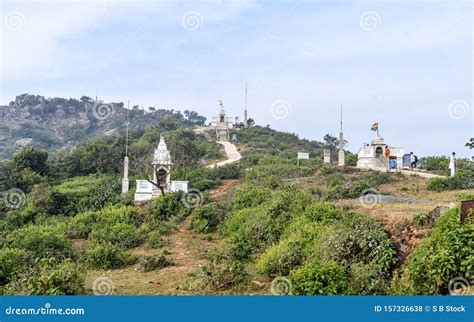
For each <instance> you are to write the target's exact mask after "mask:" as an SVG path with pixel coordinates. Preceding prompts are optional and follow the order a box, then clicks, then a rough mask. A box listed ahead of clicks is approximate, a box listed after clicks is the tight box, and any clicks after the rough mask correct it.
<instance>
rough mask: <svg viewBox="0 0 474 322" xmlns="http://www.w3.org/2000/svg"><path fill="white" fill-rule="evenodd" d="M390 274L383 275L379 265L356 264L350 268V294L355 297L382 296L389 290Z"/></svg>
mask: <svg viewBox="0 0 474 322" xmlns="http://www.w3.org/2000/svg"><path fill="white" fill-rule="evenodd" d="M387 277H388V274H381V273H380V268H379V267H378V265H374V264H364V263H354V264H352V265H351V266H350V268H349V285H348V286H349V289H348V293H349V294H353V295H382V294H386V292H387V288H388V281H387Z"/></svg>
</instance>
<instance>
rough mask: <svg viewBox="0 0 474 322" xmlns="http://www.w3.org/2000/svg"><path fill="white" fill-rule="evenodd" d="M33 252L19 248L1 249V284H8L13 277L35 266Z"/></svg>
mask: <svg viewBox="0 0 474 322" xmlns="http://www.w3.org/2000/svg"><path fill="white" fill-rule="evenodd" d="M33 262H34V260H33V257H32V254H31V252H29V251H26V250H23V249H18V248H3V249H0V286H3V285H6V284H8V283H9V282H10V280H11V278H12V277H14V276H15V275H18V274H20V273H22V272H24V271H25V270H27V269H28V268H29V267H32V266H33Z"/></svg>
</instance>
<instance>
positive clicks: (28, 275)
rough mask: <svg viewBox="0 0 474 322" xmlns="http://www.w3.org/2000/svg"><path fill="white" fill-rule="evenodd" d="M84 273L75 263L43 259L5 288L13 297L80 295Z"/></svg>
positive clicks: (83, 289)
mask: <svg viewBox="0 0 474 322" xmlns="http://www.w3.org/2000/svg"><path fill="white" fill-rule="evenodd" d="M85 276H86V272H85V270H84V269H83V268H82V267H81V266H80V265H78V264H77V263H75V262H71V261H70V260H66V261H64V262H62V263H59V262H58V261H57V260H55V259H54V258H48V259H46V258H43V259H41V260H40V261H39V262H38V263H37V264H36V265H34V266H32V267H30V268H29V269H28V270H26V271H24V272H22V273H21V274H20V275H18V276H17V277H16V278H15V279H14V280H12V281H11V282H10V284H8V285H7V286H6V287H5V294H12V295H13V294H14V295H82V294H85V293H86V290H85V287H84V282H85Z"/></svg>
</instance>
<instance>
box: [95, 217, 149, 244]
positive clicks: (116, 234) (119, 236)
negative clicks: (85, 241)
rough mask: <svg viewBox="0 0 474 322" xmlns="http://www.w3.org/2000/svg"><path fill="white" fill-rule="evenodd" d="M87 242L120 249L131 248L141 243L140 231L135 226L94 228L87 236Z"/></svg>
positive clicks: (116, 225) (118, 224)
mask: <svg viewBox="0 0 474 322" xmlns="http://www.w3.org/2000/svg"><path fill="white" fill-rule="evenodd" d="M89 240H90V241H91V242H92V243H95V244H104V243H109V244H112V245H116V246H119V247H121V248H132V247H135V246H138V245H140V243H141V242H142V241H143V240H142V237H141V234H140V230H137V229H136V228H135V226H133V225H130V224H124V223H116V224H114V225H112V226H102V227H99V226H95V227H94V229H93V230H92V232H91V233H90V235H89Z"/></svg>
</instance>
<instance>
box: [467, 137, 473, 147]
mask: <svg viewBox="0 0 474 322" xmlns="http://www.w3.org/2000/svg"><path fill="white" fill-rule="evenodd" d="M466 146H468V147H469V149H474V138H471V140H470V141H469V142H467V143H466Z"/></svg>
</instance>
